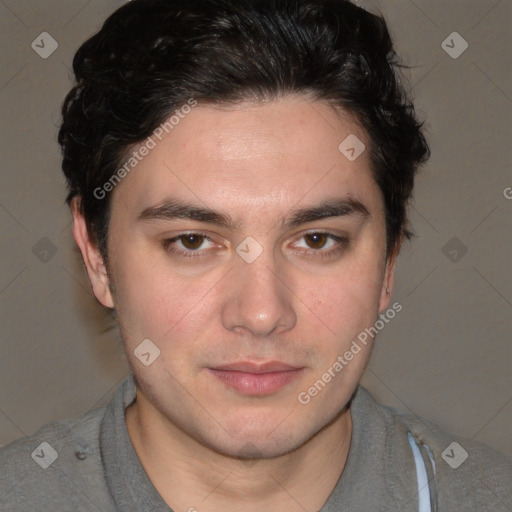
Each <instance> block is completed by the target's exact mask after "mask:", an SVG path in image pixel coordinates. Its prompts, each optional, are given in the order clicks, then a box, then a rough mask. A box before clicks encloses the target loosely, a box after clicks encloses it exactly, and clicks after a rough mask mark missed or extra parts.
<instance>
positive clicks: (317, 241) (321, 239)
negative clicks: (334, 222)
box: [304, 233, 329, 249]
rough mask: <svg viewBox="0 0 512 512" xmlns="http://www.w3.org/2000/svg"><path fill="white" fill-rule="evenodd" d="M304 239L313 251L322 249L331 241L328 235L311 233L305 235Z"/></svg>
mask: <svg viewBox="0 0 512 512" xmlns="http://www.w3.org/2000/svg"><path fill="white" fill-rule="evenodd" d="M304 239H305V240H306V241H307V244H308V245H309V247H311V248H312V249H322V248H323V247H324V246H325V244H326V242H327V240H328V239H329V236H328V235H327V233H309V234H307V235H304Z"/></svg>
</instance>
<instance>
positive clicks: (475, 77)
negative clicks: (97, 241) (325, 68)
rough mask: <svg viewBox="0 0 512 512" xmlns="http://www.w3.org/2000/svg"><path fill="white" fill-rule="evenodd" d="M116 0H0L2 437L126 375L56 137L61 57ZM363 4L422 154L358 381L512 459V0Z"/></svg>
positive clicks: (65, 82)
mask: <svg viewBox="0 0 512 512" xmlns="http://www.w3.org/2000/svg"><path fill="white" fill-rule="evenodd" d="M123 3H124V2H122V1H120V0H104V1H100V0H89V1H88V0H73V1H71V0H66V1H63V0H61V1H58V0H45V1H39V0H0V43H1V44H0V52H1V54H0V56H1V57H0V58H1V68H0V112H1V119H2V121H1V136H0V148H1V155H2V158H1V163H0V165H1V175H0V180H1V182H0V228H1V233H2V237H1V242H0V257H1V265H0V320H1V332H0V339H1V353H0V355H1V357H0V445H2V444H6V443H7V442H9V441H10V440H13V439H15V438H17V437H20V436H22V435H24V434H30V433H32V432H34V431H35V430H36V429H37V428H39V427H40V426H41V425H43V424H45V423H47V422H49V421H52V420H55V419H59V418H65V417H68V416H71V415H74V414H77V413H80V412H82V411H85V410H88V409H90V408H92V407H94V406H97V405H102V404H105V403H106V402H107V401H108V400H109V398H110V397H111V396H112V393H113V391H114V390H115V388H116V387H117V386H118V384H119V383H120V381H121V380H122V379H123V378H124V377H125V375H126V374H127V372H128V365H127V362H126V359H125V356H124V354H123V351H122V346H121V342H120V339H119V335H118V331H117V330H116V328H115V323H114V320H113V318H112V317H111V316H110V314H109V313H108V312H105V311H104V310H102V309H101V308H100V307H99V305H98V304H97V302H96V300H95V299H94V297H93V295H92V293H91V291H90V288H89V283H88V280H87V276H86V273H85V270H84V269H83V267H82V263H81V259H80V257H79V253H78V250H77V249H76V248H75V247H74V241H73V238H72V234H71V223H70V219H71V218H70V214H69V212H68V209H67V206H66V205H65V204H64V197H65V187H64V179H63V177H62V176H61V171H60V155H59V149H58V146H57V143H56V135H57V129H58V124H59V120H60V105H61V103H62V100H63V99H64V96H65V94H66V93H67V91H68V90H69V88H70V85H71V81H70V66H71V60H72V56H73V54H74V52H75V51H76V49H77V48H78V46H79V44H80V43H81V42H82V41H84V40H85V39H86V38H87V37H89V36H90V35H92V33H93V32H95V31H96V30H97V29H98V28H99V27H100V25H101V23H102V21H103V20H104V19H105V18H106V16H107V15H108V14H110V13H111V12H112V11H113V10H114V9H115V8H117V7H119V6H120V5H121V4H123ZM358 3H359V4H360V5H362V6H364V7H368V8H369V9H370V10H372V9H375V8H377V7H378V8H379V9H380V10H381V11H382V13H383V14H384V16H385V17H386V18H387V20H388V22H389V25H390V29H391V31H392V33H393V35H394V38H395V41H396V45H397V48H398V50H399V52H400V53H401V54H402V56H403V58H404V61H405V62H406V63H408V64H409V65H411V66H413V69H411V71H410V72H408V80H409V82H410V86H411V88H412V89H413V94H414V98H415V102H416V107H417V110H418V111H419V113H420V115H422V116H426V118H427V130H428V138H429V141H430V144H431V147H432V153H433V154H432V158H431V160H430V162H429V164H428V166H427V167H425V168H424V170H423V171H422V173H421V174H420V175H419V177H418V180H417V186H416V193H415V200H414V202H413V204H412V208H411V220H412V224H413V229H414V230H415V232H416V234H417V235H418V237H417V238H416V239H414V240H413V242H412V243H411V244H406V245H405V247H404V248H403V251H402V254H401V256H400V258H399V262H398V268H397V272H398V274H397V286H396V289H395V294H394V297H393V299H394V300H397V301H399V302H400V303H401V304H402V305H403V310H402V312H401V313H400V314H398V315H397V317H396V318H395V319H394V320H392V321H391V322H390V323H389V324H388V325H387V326H386V327H385V329H384V330H383V331H382V332H381V334H380V335H379V338H378V343H377V346H376V349H375V352H374V356H373V359H372V362H371V363H370V366H369V368H368V370H367V372H366V375H365V377H364V379H363V383H364V384H365V385H366V386H367V387H368V388H369V389H370V391H371V392H372V393H373V394H374V395H375V397H376V398H377V399H378V400H380V401H381V402H383V403H386V404H390V405H393V406H396V407H398V408H400V409H402V410H405V411H412V412H414V413H416V414H420V415H422V416H426V417H429V418H430V419H432V420H434V421H436V422H437V423H439V424H440V425H441V426H443V427H444V428H446V429H448V430H450V431H452V432H456V433H457V434H459V435H462V436H465V437H472V438H475V439H478V440H480V441H483V442H485V443H488V444H489V445H491V446H493V447H495V448H497V449H499V450H501V451H503V452H506V453H509V454H512V435H511V431H512V428H511V425H512V421H511V420H512V372H511V367H512V365H511V362H512V347H511V337H510V330H511V328H512V272H511V270H510V262H511V257H510V252H511V248H512V244H511V233H512V199H507V198H506V197H505V196H506V192H505V191H506V190H509V191H510V194H508V195H509V197H512V190H511V189H508V187H512V173H511V171H510V163H511V147H512V144H511V142H512V141H511V140H510V139H511V137H510V134H511V130H510V124H511V121H512V85H511V83H512V82H511V68H512V67H511V59H510V55H511V51H512V48H511V46H512V45H511V42H512V37H511V31H512V28H511V27H512V24H511V19H512V0H501V1H498V0H479V1H475V0H473V1H468V0H464V1H462V0H459V1H454V0H450V1H443V0H435V1H432V0H414V1H413V0H402V1H397V0H395V1H385V0H381V1H380V2H372V1H369V0H368V1H360V2H358ZM42 32H48V33H50V34H51V36H52V37H53V38H54V39H55V40H56V41H57V42H58V45H59V46H58V49H57V50H56V51H55V52H54V53H53V54H52V55H50V56H49V57H48V58H47V59H43V58H41V57H40V56H39V54H38V53H36V51H35V50H34V49H33V48H32V47H31V43H32V41H36V43H38V44H39V45H40V46H42V44H41V42H40V41H41V38H40V37H39V35H40V34H41V33H42ZM453 32H458V33H459V34H460V35H461V36H462V37H463V38H464V40H465V41H467V43H468V44H469V47H468V48H467V50H466V51H465V52H464V53H462V54H461V55H460V56H458V58H452V56H450V55H449V54H448V53H447V52H446V51H445V50H443V47H442V46H441V44H442V42H443V41H445V40H446V41H447V42H446V43H445V45H446V44H448V45H449V46H452V47H453V48H452V49H451V50H450V51H451V52H452V53H453V52H454V51H457V50H460V48H461V46H460V40H457V39H453V36H452V37H451V38H450V37H448V36H449V35H450V34H452V33H453ZM45 37H46V36H45ZM447 38H448V39H447ZM48 49H49V43H48V40H46V43H45V49H44V51H47V50H48ZM40 51H43V49H41V50H40ZM447 244H448V245H447ZM466 250H467V252H466V253H465V251H466Z"/></svg>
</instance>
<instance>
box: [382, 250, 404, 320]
mask: <svg viewBox="0 0 512 512" xmlns="http://www.w3.org/2000/svg"><path fill="white" fill-rule="evenodd" d="M398 252H399V245H398V247H397V249H396V250H395V251H393V253H392V254H391V256H390V257H389V258H388V260H387V263H386V271H385V274H384V280H383V282H382V289H381V291H380V298H379V314H380V313H383V312H384V311H386V309H388V308H389V305H390V304H391V295H392V294H393V288H394V285H395V263H396V259H397V257H398ZM388 291H389V293H388Z"/></svg>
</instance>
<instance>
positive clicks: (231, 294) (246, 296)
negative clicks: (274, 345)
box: [221, 251, 297, 337]
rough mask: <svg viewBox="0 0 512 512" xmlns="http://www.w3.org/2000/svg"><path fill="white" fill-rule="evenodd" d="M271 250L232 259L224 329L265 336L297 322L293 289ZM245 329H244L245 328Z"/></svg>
mask: <svg viewBox="0 0 512 512" xmlns="http://www.w3.org/2000/svg"><path fill="white" fill-rule="evenodd" d="M290 288H291V287H290V283H287V282H286V276H285V274H284V273H283V268H278V266H277V265H276V263H275V261H274V257H273V255H272V254H271V253H267V252H265V251H264V252H263V254H261V255H260V256H259V258H258V259H257V260H256V261H253V262H252V263H246V262H245V261H244V260H243V259H242V258H238V259H237V260H236V261H235V265H234V268H233V270H232V271H231V272H230V273H229V284H228V286H227V289H226V290H225V293H226V295H225V297H226V299H225V302H224V303H223V306H222V313H221V318H222V324H223V326H224V328H225V329H227V330H230V331H234V332H237V333H238V334H245V332H250V333H251V335H252V336H255V337H266V336H269V335H275V334H277V333H278V332H281V331H286V330H288V329H292V328H293V327H294V326H295V324H296V322H297V315H296V311H295V308H294V304H293V298H294V295H293V291H292V290H291V289H290ZM244 331H245V332H244Z"/></svg>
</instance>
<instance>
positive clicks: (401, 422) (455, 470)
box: [0, 375, 512, 512]
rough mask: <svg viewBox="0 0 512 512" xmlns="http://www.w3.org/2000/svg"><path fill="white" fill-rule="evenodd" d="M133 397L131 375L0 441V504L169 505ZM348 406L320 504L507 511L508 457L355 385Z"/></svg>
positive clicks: (7, 507) (108, 510) (12, 511)
mask: <svg viewBox="0 0 512 512" xmlns="http://www.w3.org/2000/svg"><path fill="white" fill-rule="evenodd" d="M135 396H136V390H135V384H134V381H133V376H132V375H130V376H129V377H127V379H126V380H125V381H124V382H123V383H122V385H121V386H120V387H119V389H118V390H117V392H116V394H115V396H114V398H113V399H112V401H111V402H110V403H109V405H108V406H107V407H104V408H98V409H94V410H92V411H89V412H87V413H85V414H81V415H78V416H75V417H73V418H69V419H67V420H63V421H59V422H55V423H51V424H48V425H46V426H44V427H42V428H41V429H40V430H38V431H37V432H36V433H35V434H34V435H32V436H28V437H24V438H22V439H18V440H16V441H13V442H12V443H10V444H8V445H7V446H5V447H3V448H1V449H0V511H2V512H4V511H5V512H7V511H8V512H18V511H27V512H28V511H30V512H34V511H43V510H51V511H52V512H61V511H62V512H64V511H66V512H67V511H73V512H82V511H84V512H86V511H87V512H89V511H91V512H92V511H94V512H98V511H101V512H114V511H122V512H138V511H141V512H157V511H158V512H164V511H165V512H172V509H171V508H170V507H169V506H168V505H167V504H166V503H165V502H164V501H163V499H162V497H161V496H160V495H159V494H158V492H157V491H156V489H155V488H154V486H153V485H152V483H151V481H150V480H149V478H148V476H147V474H146V472H145V471H144V468H143V467H142V465H141V463H140V461H139V459H138V457H137V454H136V452H135V450H134V448H133V445H132V443H131V441H130V438H129V435H128V431H127V428H126V423H125V410H126V407H128V405H130V404H131V403H133V401H134V400H135ZM350 407H351V412H352V419H353V435H352V439H351V444H350V450H349V456H348V459H347V463H346V466H345V469H344V471H343V474H342V476H341V477H340V479H339V481H338V483H337V485H336V487H335V488H334V490H333V492H332V493H331V495H330V496H329V498H328V499H327V501H326V503H325V504H324V506H323V507H322V509H321V511H320V512H349V511H350V512H370V511H372V512H373V511H394V512H396V511H414V512H418V510H421V512H423V510H422V508H421V507H425V501H424V499H423V498H425V499H427V501H428V502H429V503H430V505H429V506H428V508H426V511H429V510H433V511H435V510H437V511H438V512H451V511H454V512H455V511H456V512H463V511H468V512H469V511H471V512H475V511H478V512H486V511H489V512H491V511H492V512H510V511H512V459H511V458H509V457H505V456H503V455H501V454H499V453H497V452H495V451H494V450H492V449H491V448H489V447H487V446H485V445H482V444H480V443H477V442H475V441H470V440H465V439H461V438H458V437H456V436H453V435H452V434H449V433H448V432H445V431H443V430H441V429H440V428H439V427H437V426H436V425H435V424H433V423H431V422H429V421H427V420H424V419H421V418H417V417H414V416H409V415H403V414H401V413H399V412H398V411H396V410H394V409H391V408H387V407H383V406H380V405H379V404H377V403H376V402H375V401H374V399H373V398H372V397H371V395H370V394H369V393H368V392H367V391H366V390H365V389H364V388H363V387H361V386H360V387H359V388H358V389H357V391H356V393H355V395H354V397H353V399H352V401H351V405H350ZM409 433H411V434H412V436H411V435H408V434H409ZM422 461H423V462H422ZM422 475H423V478H424V479H423V481H422V480H421V476H422ZM422 496H423V498H422ZM420 502H421V505H420ZM190 506H191V508H192V507H194V508H195V509H197V511H198V512H201V506H200V505H199V504H194V503H191V504H190Z"/></svg>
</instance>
